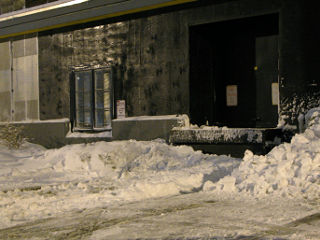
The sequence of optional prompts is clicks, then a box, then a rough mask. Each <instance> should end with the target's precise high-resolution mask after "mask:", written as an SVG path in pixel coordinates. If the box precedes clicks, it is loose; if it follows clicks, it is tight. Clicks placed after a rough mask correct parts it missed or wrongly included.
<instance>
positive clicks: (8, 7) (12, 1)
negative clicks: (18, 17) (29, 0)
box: [0, 0, 25, 14]
mask: <svg viewBox="0 0 320 240" xmlns="http://www.w3.org/2000/svg"><path fill="white" fill-rule="evenodd" d="M24 7H25V0H1V1H0V14H5V13H9V12H13V11H17V10H20V9H23V8H24Z"/></svg>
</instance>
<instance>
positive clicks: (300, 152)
mask: <svg viewBox="0 0 320 240" xmlns="http://www.w3.org/2000/svg"><path fill="white" fill-rule="evenodd" d="M306 124H307V129H306V131H305V132H304V133H302V134H297V135H296V136H294V137H293V139H292V141H291V143H290V144H289V143H284V144H282V145H280V146H278V147H276V148H274V149H273V150H272V151H271V152H270V153H269V154H267V155H266V156H257V155H254V154H253V153H252V152H251V151H248V150H247V151H246V152H245V156H244V158H243V162H242V163H241V164H240V166H239V168H238V169H235V170H234V171H233V172H232V174H231V175H230V176H227V177H225V178H223V179H221V180H220V181H219V182H217V183H212V182H210V181H208V182H207V183H205V185H204V190H205V191H214V192H216V193H226V192H233V193H234V192H239V193H243V194H246V195H251V196H254V197H257V198H261V197H265V196H267V195H270V194H276V195H280V196H283V197H291V198H307V199H319V198H320V109H313V110H311V111H310V112H309V113H308V114H307V115H306Z"/></svg>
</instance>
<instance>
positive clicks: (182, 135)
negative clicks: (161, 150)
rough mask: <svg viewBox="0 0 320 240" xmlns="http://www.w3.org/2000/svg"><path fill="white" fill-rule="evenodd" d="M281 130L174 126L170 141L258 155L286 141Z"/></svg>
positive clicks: (217, 151) (216, 151) (209, 150)
mask: <svg viewBox="0 0 320 240" xmlns="http://www.w3.org/2000/svg"><path fill="white" fill-rule="evenodd" d="M282 135H283V132H282V130H281V129H267V128H265V129H258V128H257V129H254V128H226V127H223V128H219V127H203V128H193V129H192V128H174V129H173V130H171V132H170V139H169V142H170V143H172V144H174V145H182V144H183V145H189V146H192V147H193V148H194V149H195V150H201V151H203V152H204V153H213V154H228V155H231V156H234V157H242V156H243V153H244V151H245V150H246V149H249V150H251V151H252V152H254V153H255V154H266V153H267V152H269V151H270V150H271V149H272V148H273V147H274V146H276V145H278V144H280V143H281V142H282Z"/></svg>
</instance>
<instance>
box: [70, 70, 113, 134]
mask: <svg viewBox="0 0 320 240" xmlns="http://www.w3.org/2000/svg"><path fill="white" fill-rule="evenodd" d="M111 75H112V74H111V71H110V69H107V68H105V69H90V70H82V71H75V72H74V81H75V84H74V88H75V92H74V100H75V101H74V112H75V119H74V129H75V130H103V129H111V118H112V101H111V99H112V94H111V77H112V76H111Z"/></svg>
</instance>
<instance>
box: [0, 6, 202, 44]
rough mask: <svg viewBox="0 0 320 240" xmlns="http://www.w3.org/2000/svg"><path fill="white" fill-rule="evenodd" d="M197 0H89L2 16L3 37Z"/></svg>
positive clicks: (0, 36)
mask: <svg viewBox="0 0 320 240" xmlns="http://www.w3.org/2000/svg"><path fill="white" fill-rule="evenodd" d="M195 1H197V0H109V1H105V0H89V1H85V2H82V3H79V4H76V5H70V6H65V7H60V8H54V9H50V8H48V10H45V9H41V8H38V10H33V11H30V14H28V11H25V12H24V14H21V15H20V16H19V14H16V15H15V14H12V15H10V16H7V17H5V16H4V17H3V19H2V20H1V16H0V38H2V39H3V38H8V37H14V36H19V35H24V34H30V33H35V32H41V31H46V30H51V29H56V28H62V27H67V26H72V25H77V24H82V23H88V22H92V21H98V20H102V19H107V18H113V17H118V16H123V15H127V14H133V13H138V12H143V11H148V10H153V9H157V8H162V7H168V6H173V5H177V4H183V3H188V2H195Z"/></svg>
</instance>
